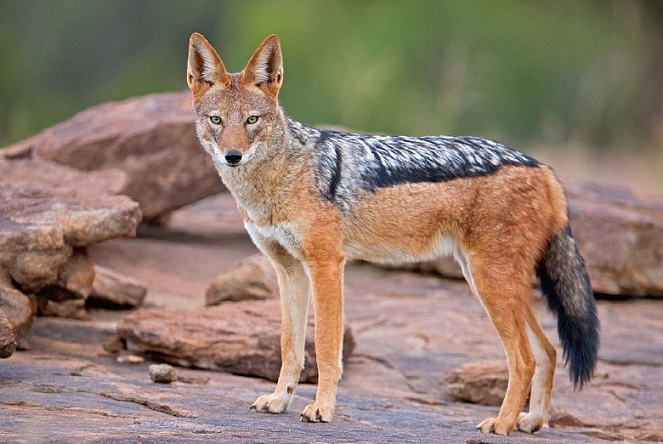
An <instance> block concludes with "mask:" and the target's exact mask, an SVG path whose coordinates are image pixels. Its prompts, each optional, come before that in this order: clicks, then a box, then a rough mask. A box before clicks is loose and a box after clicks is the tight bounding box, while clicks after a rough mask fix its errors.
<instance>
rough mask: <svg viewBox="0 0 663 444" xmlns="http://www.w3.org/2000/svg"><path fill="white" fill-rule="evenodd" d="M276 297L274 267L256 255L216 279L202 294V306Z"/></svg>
mask: <svg viewBox="0 0 663 444" xmlns="http://www.w3.org/2000/svg"><path fill="white" fill-rule="evenodd" d="M278 297H279V284H278V281H277V278H276V271H275V270H274V267H273V266H272V264H271V262H270V261H269V259H268V258H267V257H266V256H264V255H262V254H256V255H253V256H249V257H247V258H246V259H244V260H242V261H241V262H240V263H239V264H237V267H236V268H234V269H233V270H231V271H229V272H227V273H223V274H221V275H219V276H218V277H216V278H215V279H214V280H213V281H212V283H211V284H210V286H209V288H208V289H207V292H206V294H205V305H217V304H220V303H222V302H227V301H234V302H236V301H245V300H264V299H278Z"/></svg>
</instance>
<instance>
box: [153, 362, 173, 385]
mask: <svg viewBox="0 0 663 444" xmlns="http://www.w3.org/2000/svg"><path fill="white" fill-rule="evenodd" d="M148 371H149V372H150V378H151V379H152V382H158V383H162V384H170V383H171V382H174V381H177V373H176V372H175V369H174V368H173V366H172V365H168V364H152V365H150V367H149V369H148Z"/></svg>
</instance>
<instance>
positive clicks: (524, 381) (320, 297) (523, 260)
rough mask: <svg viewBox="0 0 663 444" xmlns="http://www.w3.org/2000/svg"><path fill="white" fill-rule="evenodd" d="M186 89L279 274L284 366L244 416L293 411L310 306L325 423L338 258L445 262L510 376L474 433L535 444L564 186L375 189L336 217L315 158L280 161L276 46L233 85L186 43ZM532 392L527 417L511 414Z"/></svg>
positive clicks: (518, 174) (202, 44) (333, 367)
mask: <svg viewBox="0 0 663 444" xmlns="http://www.w3.org/2000/svg"><path fill="white" fill-rule="evenodd" d="M210 61H211V62H213V65H214V66H213V69H212V70H211V72H210V66H209V65H210ZM209 79H211V80H209ZM187 80H188V84H189V87H190V88H191V90H192V93H193V103H194V109H195V110H196V114H197V123H196V125H197V131H198V135H199V137H200V139H201V142H202V143H203V146H205V149H206V150H207V151H208V153H210V155H211V156H212V158H213V159H214V161H215V164H216V166H217V168H218V170H219V174H220V175H221V178H222V179H223V181H224V183H225V184H226V186H227V187H228V189H229V190H230V191H231V192H232V193H233V196H234V197H235V199H236V200H237V205H238V209H239V211H240V213H241V214H242V217H243V218H244V222H245V225H246V228H247V230H248V232H249V233H250V234H251V237H252V239H253V240H254V242H255V243H256V245H257V246H258V247H259V248H260V249H261V250H262V251H263V252H264V253H265V254H266V255H268V256H269V257H270V258H271V260H272V262H273V263H274V266H275V268H276V271H277V274H278V280H279V286H280V291H281V301H282V336H281V350H282V361H283V364H282V368H281V372H280V375H279V380H278V383H277V386H276V390H275V391H274V393H272V394H270V395H266V396H261V397H260V398H258V399H257V400H256V402H255V403H254V404H253V406H252V408H253V409H255V410H256V411H265V412H272V413H280V412H283V411H285V409H287V407H288V405H289V404H290V401H291V399H292V394H293V392H294V390H295V388H296V386H297V381H298V379H299V374H300V371H301V369H302V366H303V360H304V334H305V324H306V317H307V312H308V304H309V301H311V299H312V301H313V303H314V311H315V318H316V329H315V346H316V354H317V362H318V371H319V383H318V389H317V393H316V398H315V402H314V403H313V404H310V405H308V406H307V407H306V408H305V409H304V411H303V412H302V416H301V417H302V420H304V421H314V422H317V421H323V422H327V421H330V420H331V419H332V416H333V413H334V407H335V399H336V390H337V385H338V381H339V379H340V377H341V372H342V366H341V345H342V332H343V268H344V265H345V261H346V256H347V257H348V258H350V259H366V260H371V261H377V262H381V261H394V260H403V261H406V260H422V259H430V258H433V257H436V256H439V255H441V254H452V255H454V257H456V259H457V260H458V261H459V262H460V263H461V265H462V267H463V271H464V274H465V276H466V278H467V280H468V282H469V283H470V286H471V287H472V289H473V291H474V292H475V293H476V295H477V297H478V298H479V299H480V300H481V302H482V304H483V305H484V307H485V308H486V311H487V312H488V314H489V315H490V319H491V321H492V323H493V325H494V326H495V329H496V331H497V333H498V334H499V336H500V338H501V339H502V342H503V344H504V349H505V352H506V356H507V361H508V367H509V386H508V390H507V393H506V397H505V399H504V403H503V404H502V407H501V408H500V412H499V415H498V417H497V418H489V419H487V420H485V421H483V422H482V423H481V424H480V425H479V428H480V429H481V431H483V432H495V433H499V434H508V433H510V432H511V431H512V430H513V429H514V427H516V426H518V427H519V428H520V429H521V430H524V431H527V432H533V431H536V430H537V429H538V428H540V427H541V426H542V425H543V423H544V422H545V416H546V413H547V410H548V406H549V403H550V394H551V390H552V381H553V375H554V367H555V359H556V358H555V349H554V347H552V345H551V344H550V341H548V339H547V338H546V336H545V335H544V333H543V330H542V329H541V327H540V325H539V324H538V321H537V320H536V317H535V316H534V312H533V310H532V307H531V304H530V296H531V286H532V279H533V276H534V269H535V266H536V264H537V262H538V261H539V260H540V258H541V257H542V254H543V252H544V250H545V249H546V246H547V244H548V242H549V240H550V238H551V237H552V236H553V234H554V233H556V232H559V231H560V230H562V229H563V228H564V227H565V226H566V224H567V222H568V221H567V216H566V213H567V212H566V203H565V199H564V195H563V192H562V189H561V186H560V185H559V182H558V181H557V179H556V178H555V176H554V174H553V173H552V172H551V171H550V170H549V169H548V168H547V167H543V166H542V167H537V168H530V167H523V166H506V167H502V168H501V169H500V170H499V171H497V172H496V173H494V174H492V175H489V176H483V177H473V178H460V179H455V180H450V181H446V182H439V183H410V184H400V185H396V186H392V187H387V188H380V189H377V190H375V191H374V192H372V193H366V194H365V195H363V196H362V197H361V198H360V199H359V200H358V202H357V203H356V206H355V207H354V208H353V209H352V211H350V212H341V211H340V210H339V208H338V207H336V206H334V205H332V204H331V203H329V202H327V201H326V200H324V199H323V198H322V197H321V195H320V193H319V192H318V191H317V190H316V188H315V183H314V178H313V170H314V165H313V163H312V162H313V160H312V158H310V157H307V156H301V157H299V158H297V159H293V158H291V157H289V156H288V153H287V149H282V148H283V147H285V146H287V144H286V142H285V141H284V139H285V138H287V134H285V132H284V128H285V127H286V123H285V120H284V119H285V117H284V115H283V113H282V112H281V111H280V108H279V106H278V92H279V89H280V87H281V84H282V81H283V68H282V62H281V51H280V45H279V42H278V39H277V38H276V36H270V37H268V38H267V39H266V40H265V41H264V42H263V43H262V45H261V46H260V47H259V48H258V49H257V50H256V52H255V53H254V54H253V56H252V57H251V59H250V61H249V63H248V64H247V66H246V68H245V69H244V71H242V73H239V74H228V73H226V71H225V67H224V65H223V62H222V61H221V59H220V58H219V57H218V55H217V53H216V52H215V51H214V49H213V48H212V47H211V45H209V43H208V42H207V41H206V40H205V39H204V38H203V37H202V36H200V35H199V34H194V35H192V37H191V43H190V52H189V68H188V77H187ZM212 115H218V116H219V117H220V118H221V119H222V120H223V122H224V123H223V126H222V128H220V127H216V126H214V125H212V124H210V122H209V121H208V120H209V117H210V116H212ZM252 115H259V116H260V118H259V123H258V124H256V125H259V126H256V127H255V128H254V126H253V125H249V124H247V119H248V117H250V116H252ZM265 144H269V150H267V149H265V148H264V147H265V146H266V145H265ZM229 150H237V151H239V152H241V154H242V161H243V162H244V158H248V160H246V164H243V165H245V167H237V168H231V167H229V166H227V165H225V164H224V160H223V155H224V153H227V152H228V151H229ZM532 378H534V379H533V380H532ZM530 383H531V386H532V389H531V391H532V395H531V402H530V413H529V414H527V415H519V413H520V412H521V410H522V408H523V405H524V403H525V400H526V398H527V395H528V393H529V387H530Z"/></svg>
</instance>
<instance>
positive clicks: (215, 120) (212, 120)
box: [209, 116, 221, 125]
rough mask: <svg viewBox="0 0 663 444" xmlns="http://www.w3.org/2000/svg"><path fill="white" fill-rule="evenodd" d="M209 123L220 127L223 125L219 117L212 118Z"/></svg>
mask: <svg viewBox="0 0 663 444" xmlns="http://www.w3.org/2000/svg"><path fill="white" fill-rule="evenodd" d="M209 121H210V122H212V123H213V124H214V125H220V124H221V117H219V116H210V117H209Z"/></svg>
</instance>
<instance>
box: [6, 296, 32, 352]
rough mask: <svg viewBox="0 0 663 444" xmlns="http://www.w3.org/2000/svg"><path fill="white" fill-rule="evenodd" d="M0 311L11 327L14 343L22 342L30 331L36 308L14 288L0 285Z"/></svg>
mask: <svg viewBox="0 0 663 444" xmlns="http://www.w3.org/2000/svg"><path fill="white" fill-rule="evenodd" d="M0 311H1V312H2V313H3V315H4V316H5V317H6V319H7V321H8V323H9V325H11V327H12V329H13V332H14V336H15V339H16V341H17V342H19V343H21V342H23V341H24V340H25V337H26V336H27V334H28V331H29V330H30V326H31V325H32V319H33V317H34V315H35V313H36V311H37V307H36V306H35V305H34V304H33V303H32V302H31V301H30V299H29V298H28V297H27V296H26V295H24V294H23V293H21V292H20V291H18V290H16V289H15V288H12V287H10V286H3V285H0Z"/></svg>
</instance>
